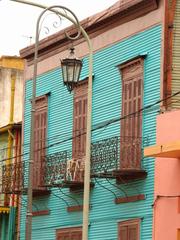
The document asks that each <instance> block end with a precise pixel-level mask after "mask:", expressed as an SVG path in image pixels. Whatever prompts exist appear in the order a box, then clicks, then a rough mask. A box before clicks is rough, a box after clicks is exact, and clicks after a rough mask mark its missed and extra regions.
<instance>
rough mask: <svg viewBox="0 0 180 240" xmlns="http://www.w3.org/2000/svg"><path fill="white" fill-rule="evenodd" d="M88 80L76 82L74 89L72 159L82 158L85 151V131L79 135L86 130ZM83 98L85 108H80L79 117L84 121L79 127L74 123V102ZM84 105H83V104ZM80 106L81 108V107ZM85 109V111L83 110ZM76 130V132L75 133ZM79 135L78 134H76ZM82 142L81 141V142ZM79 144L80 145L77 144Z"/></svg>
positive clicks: (75, 115) (74, 103)
mask: <svg viewBox="0 0 180 240" xmlns="http://www.w3.org/2000/svg"><path fill="white" fill-rule="evenodd" d="M87 95H88V81H82V83H80V84H78V86H77V87H76V88H75V89H74V100H73V141H72V148H73V153H72V156H73V158H74V159H78V158H82V157H83V156H85V151H86V133H85V134H83V135H80V134H82V133H84V132H85V131H86V128H87V108H88V106H87V104H88V103H87V99H88V96H87ZM81 98H82V99H84V101H86V108H85V109H81V112H82V114H81V118H82V117H84V118H85V121H84V125H85V128H84V129H83V128H79V126H78V127H77V125H76V118H77V119H78V116H77V113H76V111H77V110H76V103H79V101H80V99H81ZM83 106H84V105H83ZM83 106H82V108H83ZM84 111H85V112H84ZM79 125H80V124H79ZM81 125H83V123H82V119H81ZM77 128H79V129H77ZM77 132H78V133H77ZM76 134H77V135H80V136H77V137H76ZM82 142H83V143H82ZM82 144H83V146H82ZM79 145H80V146H79ZM79 150H80V151H81V150H82V153H80V154H78V153H77V152H78V151H79Z"/></svg>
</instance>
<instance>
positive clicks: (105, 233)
mask: <svg viewBox="0 0 180 240" xmlns="http://www.w3.org/2000/svg"><path fill="white" fill-rule="evenodd" d="M160 49H161V26H155V27H152V28H150V29H148V30H146V31H143V32H141V33H138V34H136V35H134V36H131V37H129V38H127V39H124V40H123V41H121V42H119V43H116V44H114V45H113V46H109V47H107V48H104V49H102V50H101V51H98V52H96V53H95V54H94V74H95V75H94V80H93V126H96V125H97V124H100V123H102V122H105V121H107V120H110V119H114V118H118V117H120V113H121V90H122V89H121V76H120V73H119V70H118V68H117V65H119V64H121V63H123V62H125V61H127V60H130V59H132V58H134V57H136V56H138V55H141V54H144V53H146V54H147V56H146V58H145V61H144V106H147V105H149V104H152V103H154V102H156V101H157V100H159V99H160ZM87 72H88V64H87V59H84V66H83V72H82V78H83V76H87ZM60 74H61V73H60V69H56V70H53V71H50V72H48V73H46V74H43V75H42V76H39V78H38V85H37V95H38V96H39V95H43V94H45V93H47V92H50V95H49V103H48V144H49V145H51V147H49V148H48V153H54V152H57V151H60V150H65V149H71V140H68V141H66V142H63V143H62V141H64V140H65V139H68V138H70V137H71V136H72V123H73V121H72V120H73V119H72V116H73V115H72V113H73V94H69V93H68V92H67V89H66V88H65V87H64V86H63V83H62V82H61V81H60V80H59V76H60ZM31 87H32V83H31V81H27V83H26V94H25V96H26V106H25V131H24V139H25V144H26V143H28V142H29V135H30V108H31V106H30V99H31V91H30V89H31ZM158 109H159V106H155V107H154V108H152V109H148V110H146V111H145V112H144V113H143V135H144V137H146V139H147V142H148V143H149V144H150V145H152V144H153V143H155V133H156V115H157V112H158ZM119 134H120V122H119V121H118V122H116V123H114V124H111V125H109V126H107V127H105V128H102V129H99V130H97V131H94V132H93V134H92V139H93V141H95V140H100V139H104V138H108V137H111V136H114V135H119ZM53 144H54V145H53ZM52 145H53V146H52ZM28 152H29V145H28V144H27V145H25V147H24V153H28ZM25 159H26V160H28V154H27V155H25ZM142 165H143V168H144V169H146V170H147V171H148V177H147V178H146V179H145V180H141V181H134V182H132V183H129V184H122V185H120V187H121V188H122V189H123V190H124V191H126V193H127V194H128V195H133V194H135V195H136V194H145V195H146V199H145V200H143V201H137V202H134V203H125V204H119V205H116V204H115V203H114V198H115V195H116V196H124V193H123V191H121V190H120V189H119V188H117V187H115V186H113V185H112V184H110V183H108V182H107V181H106V180H104V179H101V180H98V182H99V183H100V184H102V185H104V186H105V187H106V188H108V189H110V190H111V191H112V192H113V193H112V192H110V191H107V190H106V189H105V188H103V187H101V186H100V185H99V184H97V183H96V184H95V187H94V189H93V190H92V191H91V211H90V232H89V236H90V238H89V239H91V240H110V239H111V240H115V239H117V223H118V222H120V221H123V220H127V219H132V218H141V239H142V240H151V239H152V207H151V206H152V203H153V192H154V159H152V158H149V159H146V160H145V159H144V160H142ZM111 183H114V184H115V182H114V180H111ZM63 191H64V193H66V194H69V195H64V194H62V193H61V192H60V191H59V190H58V189H54V190H53V191H52V194H51V195H50V196H47V197H41V198H36V199H35V200H34V204H33V208H34V210H35V209H36V210H37V209H47V208H48V209H50V215H47V216H38V217H33V233H32V236H33V239H34V240H37V239H39V240H41V239H43V240H46V239H47V240H51V239H55V233H56V229H59V228H63V227H70V226H79V225H81V224H82V213H81V212H74V213H68V212H67V210H66V207H67V204H66V203H65V202H67V203H68V204H69V205H75V204H76V201H75V200H73V199H72V197H73V198H76V199H77V200H78V201H79V203H80V204H82V192H81V191H80V192H77V193H72V192H69V190H68V189H63ZM54 194H55V195H56V196H55V195H54ZM114 194H115V195H114ZM57 195H58V196H59V198H58V197H57ZM23 198H24V200H25V196H24V197H23ZM24 205H26V201H24ZM24 231H25V208H24V207H22V211H21V240H23V239H24V234H25V233H24Z"/></svg>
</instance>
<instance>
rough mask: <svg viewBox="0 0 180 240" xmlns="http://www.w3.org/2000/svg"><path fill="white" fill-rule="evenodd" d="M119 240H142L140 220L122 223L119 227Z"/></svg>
mask: <svg viewBox="0 0 180 240" xmlns="http://www.w3.org/2000/svg"><path fill="white" fill-rule="evenodd" d="M118 240H140V220H139V219H136V220H130V221H124V222H120V223H119V225H118Z"/></svg>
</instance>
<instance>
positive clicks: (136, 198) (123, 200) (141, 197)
mask: <svg viewBox="0 0 180 240" xmlns="http://www.w3.org/2000/svg"><path fill="white" fill-rule="evenodd" d="M140 200H145V195H144V194H139V195H135V196H130V197H119V198H115V203H116V204H120V203H128V202H136V201H140Z"/></svg>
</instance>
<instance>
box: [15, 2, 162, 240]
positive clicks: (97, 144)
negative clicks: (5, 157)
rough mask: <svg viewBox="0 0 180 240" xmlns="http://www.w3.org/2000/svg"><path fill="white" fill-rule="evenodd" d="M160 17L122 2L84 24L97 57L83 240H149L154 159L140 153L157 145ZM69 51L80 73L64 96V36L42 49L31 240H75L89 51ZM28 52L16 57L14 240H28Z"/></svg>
mask: <svg viewBox="0 0 180 240" xmlns="http://www.w3.org/2000/svg"><path fill="white" fill-rule="evenodd" d="M164 9H165V5H164V1H155V0H148V1H147V0H141V1H136V0H134V1H126V2H125V1H123V2H122V1H119V2H117V3H116V4H115V5H113V6H112V7H110V8H109V9H107V10H106V11H104V12H102V13H99V14H97V15H95V16H92V17H90V18H88V19H85V20H84V21H82V26H83V27H84V28H85V30H86V31H87V33H88V34H89V36H90V38H91V41H92V45H93V51H94V53H93V58H94V64H93V65H94V69H93V93H92V94H93V105H92V139H91V140H92V144H91V191H90V217H89V239H98V240H101V239H103V240H108V239H109V240H110V239H119V240H139V239H144V240H150V239H152V224H153V209H152V204H153V201H154V158H149V159H148V160H147V159H146V160H145V159H144V158H143V154H142V153H143V148H144V146H147V145H149V144H150V145H152V144H155V142H156V116H157V114H158V111H159V110H160V104H159V101H160V99H161V96H162V92H163V88H162V85H163V70H162V65H163V63H162V61H163V60H164V48H163V47H164V31H163V26H164V25H163V24H164ZM67 31H69V33H71V34H72V35H73V34H74V33H75V32H76V30H75V29H74V28H73V27H69V28H68V29H67ZM73 45H74V47H75V49H76V55H77V56H78V57H79V58H81V59H83V68H82V73H81V76H80V80H81V81H80V83H79V85H78V86H77V87H76V88H75V89H74V91H73V92H72V93H71V94H69V92H68V91H67V89H66V87H65V86H64V85H63V81H62V74H61V71H60V70H61V69H60V67H59V59H62V58H64V57H65V56H66V55H68V48H69V47H70V46H71V43H69V41H68V40H67V39H66V38H65V35H64V31H61V32H58V33H57V34H55V35H52V36H50V37H48V38H46V39H44V40H42V41H40V43H39V50H40V51H39V57H38V59H39V62H38V78H37V89H36V100H35V127H34V134H35V139H34V166H33V219H32V222H33V224H32V239H48V240H49V239H59V240H60V239H76V240H78V239H81V238H82V205H83V176H84V164H85V142H86V119H87V91H88V85H87V82H88V48H87V44H86V42H85V40H84V39H83V38H82V37H80V39H78V40H76V41H74V43H73ZM33 52H34V46H30V47H28V48H26V49H23V50H21V52H20V54H21V57H22V58H25V59H26V60H27V64H26V68H25V72H26V75H25V80H26V81H25V105H24V123H23V138H24V142H23V144H24V152H23V165H24V166H25V168H24V169H25V170H24V174H23V175H24V186H23V190H24V193H25V195H23V196H22V203H23V204H21V229H20V239H25V218H26V204H27V195H26V191H25V189H26V188H27V175H28V170H27V169H28V161H29V151H30V145H29V141H30V128H31V125H30V118H31V98H32V73H33ZM162 59H163V60H162ZM26 166H27V167H26Z"/></svg>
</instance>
